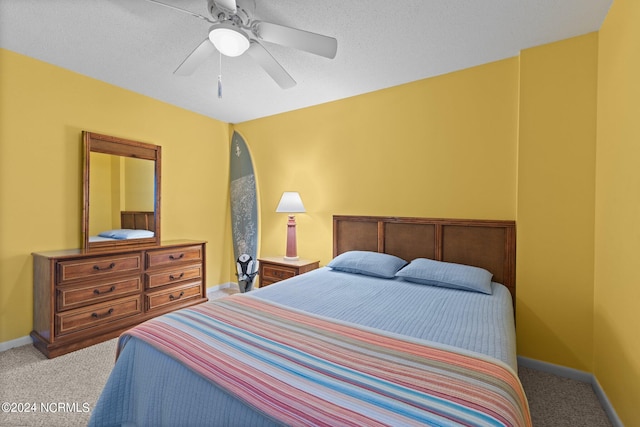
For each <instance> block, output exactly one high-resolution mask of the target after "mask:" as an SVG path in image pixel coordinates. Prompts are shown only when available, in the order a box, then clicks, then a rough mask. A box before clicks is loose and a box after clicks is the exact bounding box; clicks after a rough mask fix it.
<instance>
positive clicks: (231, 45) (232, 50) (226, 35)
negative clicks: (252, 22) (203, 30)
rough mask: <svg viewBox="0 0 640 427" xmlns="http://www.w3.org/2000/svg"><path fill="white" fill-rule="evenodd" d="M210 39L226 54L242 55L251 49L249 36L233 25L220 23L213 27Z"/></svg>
mask: <svg viewBox="0 0 640 427" xmlns="http://www.w3.org/2000/svg"><path fill="white" fill-rule="evenodd" d="M209 40H211V43H213V45H214V46H215V47H216V49H218V51H219V52H220V53H221V54H223V55H225V56H240V55H242V54H243V53H244V52H246V50H247V49H249V38H248V37H247V35H246V34H244V33H243V32H242V31H241V30H239V29H237V28H235V27H234V26H232V25H225V24H219V25H216V26H213V27H211V31H209Z"/></svg>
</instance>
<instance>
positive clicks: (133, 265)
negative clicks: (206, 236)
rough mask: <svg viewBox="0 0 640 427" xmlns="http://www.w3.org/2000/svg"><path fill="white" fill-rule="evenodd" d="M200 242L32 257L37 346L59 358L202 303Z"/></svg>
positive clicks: (204, 298) (49, 253) (201, 246)
mask: <svg viewBox="0 0 640 427" xmlns="http://www.w3.org/2000/svg"><path fill="white" fill-rule="evenodd" d="M205 260H206V259H205V242H201V241H190V240H180V241H172V242H163V244H162V245H161V246H154V247H146V248H131V247H129V248H127V249H122V248H120V249H111V250H103V251H84V250H81V249H75V250H67V251H55V252H42V253H34V254H33V294H34V295H33V301H34V304H33V328H34V330H33V331H32V332H31V337H32V338H33V340H34V345H35V346H36V347H37V348H38V349H39V350H40V351H41V352H42V353H44V354H45V355H46V356H47V357H49V358H51V357H56V356H59V355H61V354H65V353H68V352H71V351H75V350H78V349H81V348H84V347H87V346H90V345H93V344H96V343H99V342H102V341H106V340H108V339H111V338H114V337H117V336H118V335H119V334H120V333H121V332H123V331H124V330H126V329H129V328H130V327H131V326H133V325H136V324H138V323H141V322H143V321H145V320H147V319H150V318H152V317H155V316H158V315H160V314H163V313H167V312H170V311H173V310H176V309H179V308H183V307H187V306H190V305H194V304H198V303H201V302H204V301H206V300H207V297H206V283H205Z"/></svg>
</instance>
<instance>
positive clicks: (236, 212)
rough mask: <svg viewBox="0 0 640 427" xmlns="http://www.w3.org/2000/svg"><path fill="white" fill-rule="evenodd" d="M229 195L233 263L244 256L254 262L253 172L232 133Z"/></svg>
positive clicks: (238, 137)
mask: <svg viewBox="0 0 640 427" xmlns="http://www.w3.org/2000/svg"><path fill="white" fill-rule="evenodd" d="M230 193H231V229H232V239H233V253H234V256H235V259H236V260H237V259H238V258H239V257H240V256H241V255H243V254H247V255H249V256H250V257H251V258H253V260H256V259H257V256H258V196H257V193H256V177H255V174H254V172H253V163H252V161H251V153H250V152H249V149H248V148H247V144H246V143H245V141H244V139H243V138H242V136H241V135H240V134H239V133H237V132H234V133H233V136H232V138H231V163H230ZM241 291H242V289H241Z"/></svg>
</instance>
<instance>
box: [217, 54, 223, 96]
mask: <svg viewBox="0 0 640 427" xmlns="http://www.w3.org/2000/svg"><path fill="white" fill-rule="evenodd" d="M218 53H219V56H220V73H219V74H218V98H222V53H220V52H218Z"/></svg>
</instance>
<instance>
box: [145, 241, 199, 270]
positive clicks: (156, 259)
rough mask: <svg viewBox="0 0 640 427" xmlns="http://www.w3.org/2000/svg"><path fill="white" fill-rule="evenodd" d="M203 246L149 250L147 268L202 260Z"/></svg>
mask: <svg viewBox="0 0 640 427" xmlns="http://www.w3.org/2000/svg"><path fill="white" fill-rule="evenodd" d="M202 258H203V253H202V246H201V245H198V246H184V247H180V248H172V249H161V250H154V251H147V257H146V261H147V268H155V267H164V266H168V265H171V264H177V263H182V262H193V261H202Z"/></svg>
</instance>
